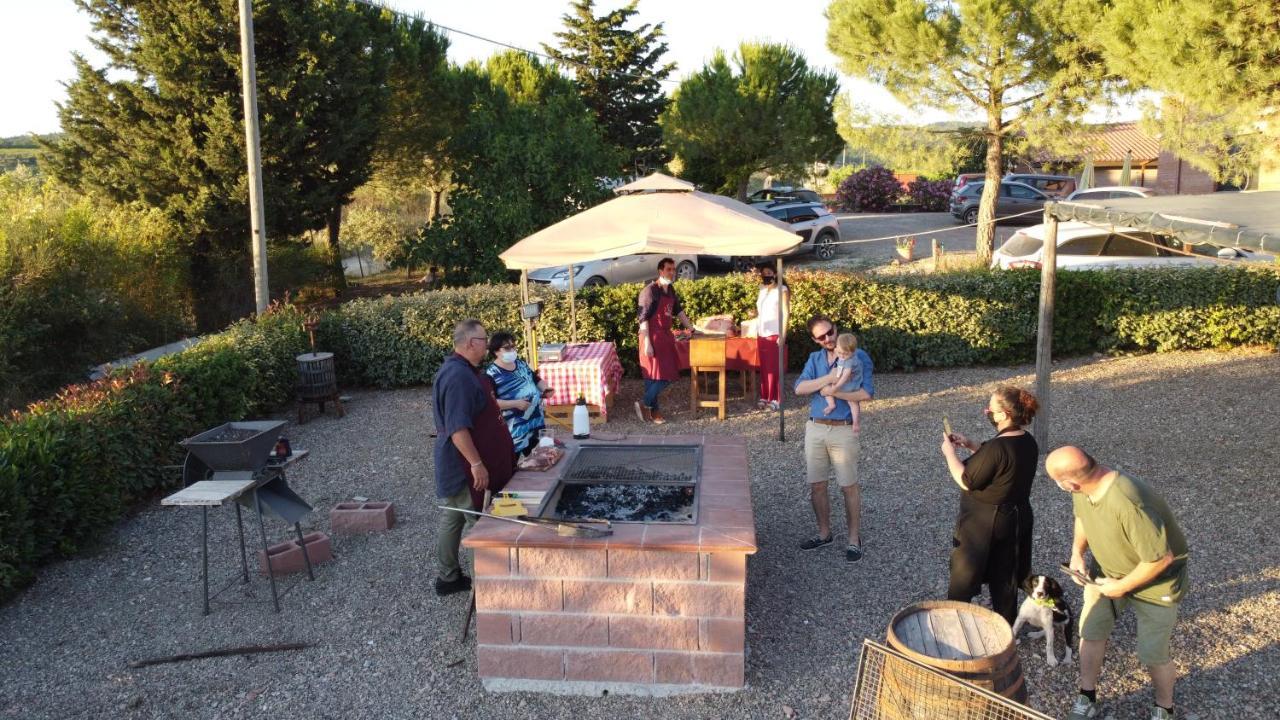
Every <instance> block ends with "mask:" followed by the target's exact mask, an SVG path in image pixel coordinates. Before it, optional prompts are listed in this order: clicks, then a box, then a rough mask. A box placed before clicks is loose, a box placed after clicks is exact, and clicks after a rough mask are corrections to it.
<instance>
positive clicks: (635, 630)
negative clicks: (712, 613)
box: [609, 615, 698, 650]
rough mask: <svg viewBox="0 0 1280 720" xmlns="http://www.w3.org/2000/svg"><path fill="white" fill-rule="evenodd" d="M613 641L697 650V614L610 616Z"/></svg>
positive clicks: (630, 645)
mask: <svg viewBox="0 0 1280 720" xmlns="http://www.w3.org/2000/svg"><path fill="white" fill-rule="evenodd" d="M609 644H610V645H611V646H613V647H618V648H640V649H654V650H697V649H698V621H697V620H696V619H695V618H663V617H652V616H644V615H636V616H631V617H625V616H616V615H615V616H613V617H610V618H609Z"/></svg>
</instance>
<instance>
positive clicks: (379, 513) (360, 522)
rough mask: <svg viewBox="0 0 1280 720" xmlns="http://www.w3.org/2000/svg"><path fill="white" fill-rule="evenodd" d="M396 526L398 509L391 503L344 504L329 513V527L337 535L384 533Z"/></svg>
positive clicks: (338, 505) (339, 504)
mask: <svg viewBox="0 0 1280 720" xmlns="http://www.w3.org/2000/svg"><path fill="white" fill-rule="evenodd" d="M395 526H396V509H395V506H394V505H392V504H391V503H389V502H367V503H356V502H344V503H338V504H337V505H336V506H334V508H333V509H332V510H330V511H329V527H330V528H331V529H332V530H333V532H335V533H345V534H357V533H371V532H384V531H386V530H390V529H391V528H393V527H395Z"/></svg>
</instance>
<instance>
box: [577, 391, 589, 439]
mask: <svg viewBox="0 0 1280 720" xmlns="http://www.w3.org/2000/svg"><path fill="white" fill-rule="evenodd" d="M589 437H591V411H589V410H587V399H586V398H585V397H583V396H581V395H579V396H578V404H576V405H574V406H573V439H574V440H586V439H587V438H589Z"/></svg>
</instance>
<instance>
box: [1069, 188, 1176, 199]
mask: <svg viewBox="0 0 1280 720" xmlns="http://www.w3.org/2000/svg"><path fill="white" fill-rule="evenodd" d="M1155 194H1156V191H1155V190H1152V189H1151V188H1145V187H1135V186H1133V185H1113V186H1107V187H1096V188H1089V189H1088V190H1077V191H1075V192H1073V193H1071V194H1070V195H1068V196H1067V200H1068V201H1071V200H1114V199H1116V198H1149V197H1154V196H1155Z"/></svg>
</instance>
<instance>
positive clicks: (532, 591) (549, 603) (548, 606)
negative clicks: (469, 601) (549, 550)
mask: <svg viewBox="0 0 1280 720" xmlns="http://www.w3.org/2000/svg"><path fill="white" fill-rule="evenodd" d="M475 588H476V609H477V610H535V611H537V610H560V609H561V608H562V607H563V606H564V603H563V600H562V596H561V592H560V581H559V580H516V579H511V580H508V579H498V578H476V581H475Z"/></svg>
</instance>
